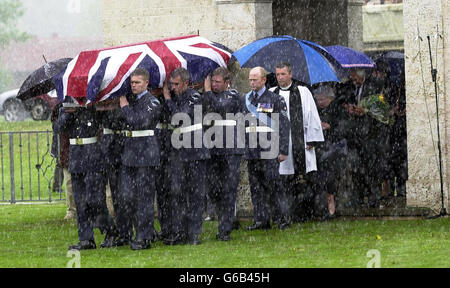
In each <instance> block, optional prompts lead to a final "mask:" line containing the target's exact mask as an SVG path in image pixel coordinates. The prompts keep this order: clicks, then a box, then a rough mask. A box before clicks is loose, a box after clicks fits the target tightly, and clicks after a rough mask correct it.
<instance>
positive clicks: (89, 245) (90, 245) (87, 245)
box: [69, 240, 97, 250]
mask: <svg viewBox="0 0 450 288" xmlns="http://www.w3.org/2000/svg"><path fill="white" fill-rule="evenodd" d="M96 248H97V246H96V245H95V242H94V240H83V241H80V242H79V243H78V244H76V245H71V246H69V250H89V249H96Z"/></svg>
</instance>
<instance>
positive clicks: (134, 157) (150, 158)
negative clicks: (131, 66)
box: [119, 68, 161, 250]
mask: <svg viewBox="0 0 450 288" xmlns="http://www.w3.org/2000/svg"><path fill="white" fill-rule="evenodd" d="M149 78H150V75H149V73H148V71H147V70H145V69H143V68H137V69H136V70H135V71H133V72H132V73H131V75H130V82H131V90H132V93H133V96H134V98H135V100H134V101H132V102H129V101H128V99H127V97H126V96H121V97H120V107H121V110H122V114H123V117H124V119H125V123H126V125H127V129H126V130H124V131H122V136H123V137H125V139H124V144H123V145H124V146H123V153H122V159H121V160H122V166H121V168H120V184H119V187H120V197H119V201H120V202H121V203H122V205H124V209H125V211H124V213H125V215H124V216H125V217H126V219H125V220H126V223H127V224H126V225H128V227H134V229H135V230H136V235H135V239H134V240H132V241H131V242H130V247H131V249H133V250H141V249H148V248H150V242H151V240H152V239H153V238H154V236H155V235H154V226H153V225H154V206H153V204H154V198H155V173H156V172H155V170H156V167H157V166H158V165H159V156H160V155H159V153H160V152H159V144H158V141H157V139H156V136H155V128H156V125H157V123H158V120H159V115H160V113H161V105H160V103H159V101H158V100H157V99H156V97H155V96H153V95H151V94H150V93H149V92H148V91H147V87H148V83H149ZM125 230H126V229H124V231H125Z"/></svg>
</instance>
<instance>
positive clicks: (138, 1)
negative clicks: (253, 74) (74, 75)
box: [102, 0, 272, 50]
mask: <svg viewBox="0 0 450 288" xmlns="http://www.w3.org/2000/svg"><path fill="white" fill-rule="evenodd" d="M102 9H103V35H104V42H105V46H115V45H120V44H126V43H134V42H140V41H150V40H154V39H160V38H167V37H175V36H182V35H190V34H197V33H199V34H200V35H201V36H204V37H205V38H207V39H209V40H211V41H216V42H219V43H222V44H224V45H226V46H228V47H229V48H230V49H232V50H235V49H238V48H240V47H242V46H243V45H245V44H247V43H249V42H251V41H253V40H255V39H257V38H260V37H264V36H268V35H272V0H184V1H178V0H151V1H148V0H129V1H121V0H103V1H102ZM256 15H265V16H264V17H256Z"/></svg>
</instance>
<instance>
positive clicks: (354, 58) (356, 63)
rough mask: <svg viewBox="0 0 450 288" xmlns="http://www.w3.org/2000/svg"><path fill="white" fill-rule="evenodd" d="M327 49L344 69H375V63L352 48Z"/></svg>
mask: <svg viewBox="0 0 450 288" xmlns="http://www.w3.org/2000/svg"><path fill="white" fill-rule="evenodd" d="M325 49H326V50H327V51H328V52H329V53H330V54H331V56H333V58H334V59H336V60H337V61H338V62H339V64H341V66H342V67H343V68H375V62H373V60H372V59H371V58H370V57H369V56H367V55H366V54H364V53H362V52H359V51H357V50H354V49H352V48H349V47H345V46H341V45H334V46H327V47H325Z"/></svg>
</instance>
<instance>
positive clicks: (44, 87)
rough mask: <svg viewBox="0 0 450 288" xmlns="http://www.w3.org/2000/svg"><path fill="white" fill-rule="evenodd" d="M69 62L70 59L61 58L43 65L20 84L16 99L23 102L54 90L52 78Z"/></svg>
mask: <svg viewBox="0 0 450 288" xmlns="http://www.w3.org/2000/svg"><path fill="white" fill-rule="evenodd" d="M71 60H72V58H61V59H58V60H55V61H51V62H48V63H45V65H43V66H41V67H39V68H38V69H36V70H35V71H33V73H31V74H30V75H29V76H28V77H27V79H25V81H24V82H23V83H22V86H21V87H20V89H19V93H18V94H17V98H19V99H20V100H22V101H25V100H27V99H30V98H33V97H36V96H39V95H42V94H45V93H47V92H50V91H51V90H53V89H55V86H54V85H53V81H52V80H53V77H55V76H56V75H57V74H58V73H60V72H61V71H62V70H63V69H64V68H65V67H66V66H67V63H69V62H70V61H71Z"/></svg>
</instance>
